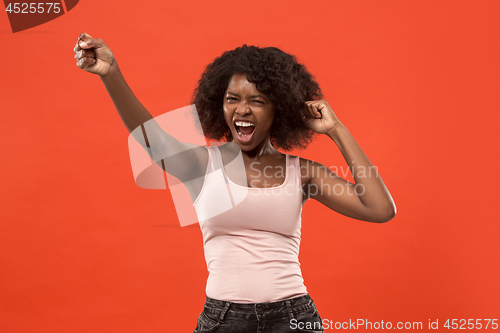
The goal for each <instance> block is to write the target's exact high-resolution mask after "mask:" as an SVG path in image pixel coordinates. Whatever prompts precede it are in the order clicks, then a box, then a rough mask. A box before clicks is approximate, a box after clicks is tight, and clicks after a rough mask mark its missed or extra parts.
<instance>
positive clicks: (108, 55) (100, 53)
mask: <svg viewBox="0 0 500 333" xmlns="http://www.w3.org/2000/svg"><path fill="white" fill-rule="evenodd" d="M73 51H75V59H76V60H77V61H76V65H77V66H78V67H79V68H81V69H83V70H84V71H87V72H89V73H93V74H97V75H99V76H107V75H109V74H110V73H111V72H112V71H113V70H114V69H115V68H116V66H117V64H116V60H115V57H114V56H113V53H112V52H111V50H110V49H109V47H108V46H107V45H106V44H105V43H104V42H103V41H102V39H100V38H92V37H91V36H90V35H89V34H87V33H85V32H84V33H82V34H81V35H80V36H79V37H78V41H77V42H76V46H75V48H74V49H73Z"/></svg>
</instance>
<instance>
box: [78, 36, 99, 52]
mask: <svg viewBox="0 0 500 333" xmlns="http://www.w3.org/2000/svg"><path fill="white" fill-rule="evenodd" d="M79 45H80V47H81V48H82V49H90V48H96V49H98V48H100V47H102V46H104V42H103V40H102V39H101V38H90V37H83V39H81V40H80V42H79Z"/></svg>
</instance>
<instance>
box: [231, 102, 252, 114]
mask: <svg viewBox="0 0 500 333" xmlns="http://www.w3.org/2000/svg"><path fill="white" fill-rule="evenodd" d="M234 111H235V112H236V113H237V114H239V115H240V116H243V115H246V114H250V113H252V110H251V109H250V106H249V105H248V104H247V103H246V102H241V103H240V104H238V105H237V106H236V110H234Z"/></svg>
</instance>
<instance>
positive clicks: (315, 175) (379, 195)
mask: <svg viewBox="0 0 500 333" xmlns="http://www.w3.org/2000/svg"><path fill="white" fill-rule="evenodd" d="M306 104H307V108H306V116H305V117H304V118H305V122H306V124H307V125H308V126H309V128H311V129H312V130H314V131H315V132H317V133H321V134H326V135H328V136H329V137H330V138H331V139H332V140H333V141H334V142H335V143H336V145H337V146H338V148H339V149H340V151H341V152H342V155H343V156H344V158H345V160H346V162H347V164H348V166H349V170H350V171H351V173H352V175H353V179H354V181H355V184H353V183H351V182H349V181H347V180H345V179H342V178H340V177H339V176H338V175H336V174H335V173H334V172H333V171H332V170H330V169H329V168H327V167H326V166H324V165H321V164H319V163H316V162H312V161H308V160H302V161H301V164H302V165H303V166H304V167H303V168H302V169H303V174H304V176H305V179H307V181H306V182H305V183H306V184H304V185H305V186H304V187H305V189H304V190H305V191H306V195H307V196H308V197H311V198H314V199H316V200H318V201H319V202H321V203H322V204H324V205H325V206H327V207H329V208H331V209H333V210H335V211H337V212H339V213H341V214H343V215H346V216H349V217H352V218H355V219H359V220H363V221H368V222H379V223H380V222H387V221H389V220H391V219H392V218H393V217H394V216H395V215H396V205H395V204H394V200H393V199H392V197H391V194H390V193H389V190H388V189H387V187H386V186H385V184H384V182H383V181H382V178H381V177H380V175H379V173H378V171H377V169H376V168H375V167H374V166H373V164H372V163H371V162H370V160H369V159H368V157H367V156H366V155H365V154H364V152H363V151H362V150H361V148H360V147H359V145H358V144H357V142H356V141H355V140H354V138H353V137H352V135H351V134H350V133H349V130H348V129H347V127H345V126H344V125H343V124H342V123H341V122H340V121H339V120H338V118H337V117H336V116H335V114H334V112H333V111H332V109H331V107H330V106H329V104H328V102H327V101H325V100H321V101H311V102H307V103H306Z"/></svg>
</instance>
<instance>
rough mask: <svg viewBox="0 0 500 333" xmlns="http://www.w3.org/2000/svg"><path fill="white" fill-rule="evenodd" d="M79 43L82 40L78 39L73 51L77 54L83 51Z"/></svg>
mask: <svg viewBox="0 0 500 333" xmlns="http://www.w3.org/2000/svg"><path fill="white" fill-rule="evenodd" d="M79 41H80V39H78V40H77V41H76V45H75V47H74V48H73V51H75V52H78V51H80V50H81V49H82V48H81V47H80V45H78V42H79Z"/></svg>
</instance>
